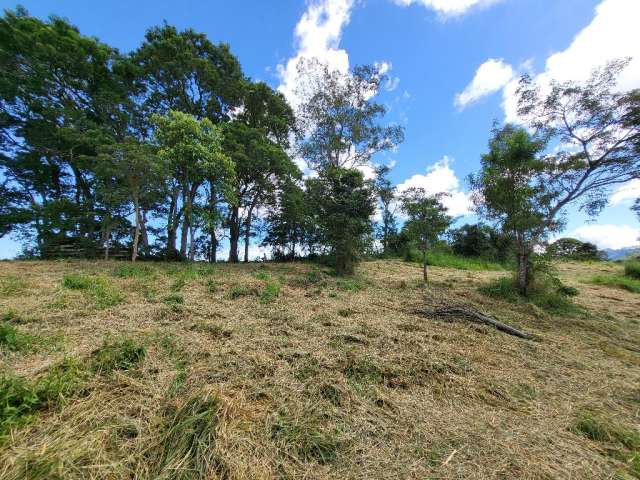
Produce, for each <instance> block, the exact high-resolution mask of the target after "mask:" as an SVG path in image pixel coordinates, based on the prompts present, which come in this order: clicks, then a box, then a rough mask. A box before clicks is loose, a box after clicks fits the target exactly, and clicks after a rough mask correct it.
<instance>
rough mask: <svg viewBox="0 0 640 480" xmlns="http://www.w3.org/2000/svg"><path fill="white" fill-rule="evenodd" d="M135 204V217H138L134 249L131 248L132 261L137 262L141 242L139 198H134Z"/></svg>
mask: <svg viewBox="0 0 640 480" xmlns="http://www.w3.org/2000/svg"><path fill="white" fill-rule="evenodd" d="M133 204H134V207H135V216H136V231H135V233H134V235H133V247H132V248H131V261H132V262H135V261H136V259H137V258H138V242H139V241H140V224H141V223H142V222H141V221H140V201H139V199H138V196H137V195H136V196H134V198H133Z"/></svg>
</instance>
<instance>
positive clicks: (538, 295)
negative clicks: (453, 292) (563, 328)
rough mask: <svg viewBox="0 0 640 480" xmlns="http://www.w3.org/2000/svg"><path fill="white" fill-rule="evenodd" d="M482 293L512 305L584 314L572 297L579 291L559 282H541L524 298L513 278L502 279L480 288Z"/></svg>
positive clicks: (532, 287) (553, 311) (558, 312)
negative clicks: (524, 304)
mask: <svg viewBox="0 0 640 480" xmlns="http://www.w3.org/2000/svg"><path fill="white" fill-rule="evenodd" d="M478 291H479V292H480V293H483V294H485V295H487V296H489V297H492V298H497V299H501V300H506V301H508V302H511V303H527V302H528V303H532V304H534V305H536V306H537V307H539V308H541V309H543V310H546V311H548V312H552V313H556V314H565V315H572V314H578V313H582V312H583V310H582V309H581V308H580V307H579V306H578V305H576V304H575V303H574V302H573V301H572V300H571V298H570V297H572V296H574V295H575V294H576V293H577V291H576V290H575V289H574V288H573V287H567V286H566V285H563V284H562V283H560V282H559V281H558V280H549V281H541V282H537V283H536V284H534V285H532V286H531V288H530V290H529V294H528V295H527V296H526V297H523V296H522V295H520V293H519V292H518V290H517V288H516V286H515V283H514V281H513V278H512V277H502V278H499V279H497V280H495V281H493V282H491V283H489V284H487V285H484V286H482V287H480V288H478Z"/></svg>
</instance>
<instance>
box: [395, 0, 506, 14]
mask: <svg viewBox="0 0 640 480" xmlns="http://www.w3.org/2000/svg"><path fill="white" fill-rule="evenodd" d="M393 1H394V3H396V4H397V5H401V6H403V7H407V6H409V5H413V4H418V5H422V6H424V7H426V8H429V9H431V10H435V11H436V12H438V13H439V14H440V15H442V16H443V17H455V16H458V15H463V14H465V13H467V12H468V11H469V10H470V9H472V8H479V7H488V6H489V5H493V4H494V3H498V2H499V1H500V0H393Z"/></svg>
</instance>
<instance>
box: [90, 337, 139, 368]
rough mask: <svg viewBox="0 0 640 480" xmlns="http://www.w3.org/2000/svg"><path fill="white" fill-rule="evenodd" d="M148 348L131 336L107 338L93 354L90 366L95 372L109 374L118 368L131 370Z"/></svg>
mask: <svg viewBox="0 0 640 480" xmlns="http://www.w3.org/2000/svg"><path fill="white" fill-rule="evenodd" d="M145 355H146V349H145V348H144V347H143V346H142V345H140V344H138V343H137V342H136V341H134V340H132V339H130V338H117V339H113V340H105V341H104V342H103V344H102V346H101V347H100V348H98V349H97V350H95V351H94V352H93V353H92V354H91V360H90V368H91V370H92V371H93V372H96V373H99V374H101V375H108V374H110V373H112V372H114V371H117V370H131V369H133V368H135V367H136V366H137V365H138V364H139V363H140V362H141V361H142V360H143V359H144V357H145Z"/></svg>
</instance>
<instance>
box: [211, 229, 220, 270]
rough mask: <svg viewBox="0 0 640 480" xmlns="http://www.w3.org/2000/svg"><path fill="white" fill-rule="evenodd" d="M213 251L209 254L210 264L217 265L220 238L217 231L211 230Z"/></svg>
mask: <svg viewBox="0 0 640 480" xmlns="http://www.w3.org/2000/svg"><path fill="white" fill-rule="evenodd" d="M210 248H211V251H210V253H209V262H211V263H216V261H217V254H218V238H217V237H216V232H215V229H212V230H211V247H210Z"/></svg>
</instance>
